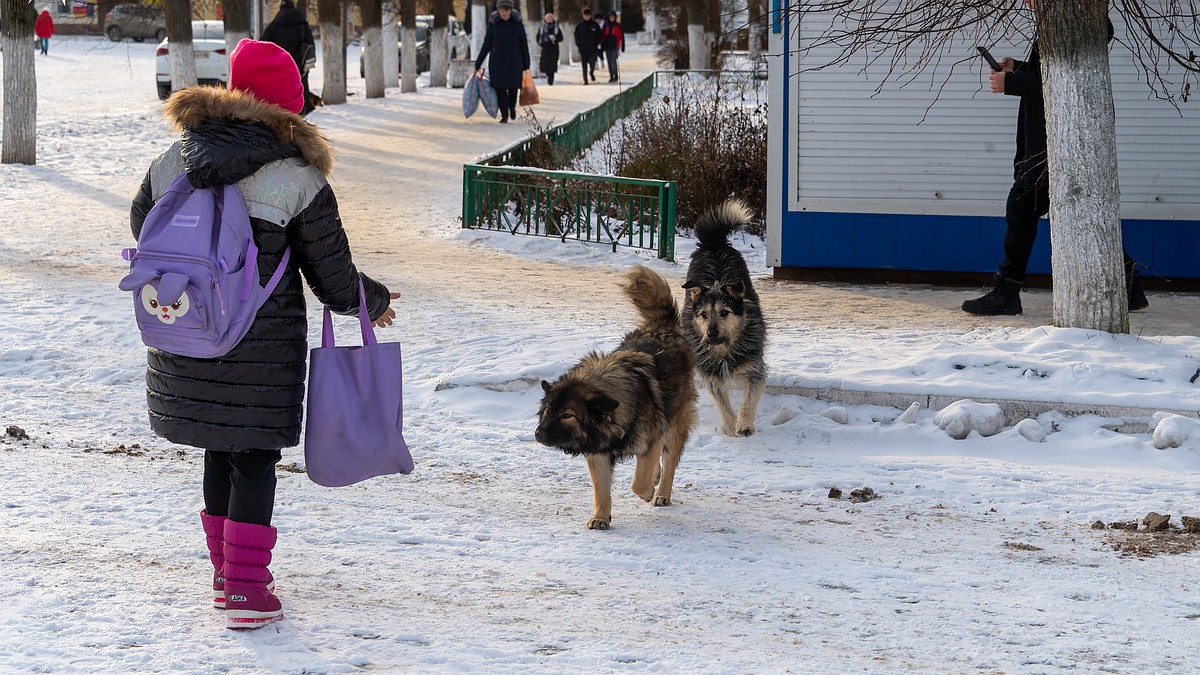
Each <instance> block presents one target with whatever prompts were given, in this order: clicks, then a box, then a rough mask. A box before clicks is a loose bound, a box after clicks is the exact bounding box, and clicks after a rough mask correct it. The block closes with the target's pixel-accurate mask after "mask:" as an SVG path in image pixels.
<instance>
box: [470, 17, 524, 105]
mask: <svg viewBox="0 0 1200 675" xmlns="http://www.w3.org/2000/svg"><path fill="white" fill-rule="evenodd" d="M488 55H491V59H489V60H488V77H489V78H490V79H491V81H492V86H493V87H497V88H501V89H518V88H520V86H521V73H522V72H524V71H526V70H529V39H528V37H527V36H526V34H525V24H524V23H521V15H520V14H518V13H517V12H513V13H512V14H511V15H510V16H509V17H508V21H504V20H503V19H501V18H500V13H499V12H495V13H493V14H492V18H491V20H490V21H488V26H487V35H486V36H485V37H484V38H483V47H481V48H480V50H479V56H478V57H477V58H476V59H475V70H479V69H480V68H482V67H483V60H484V59H486V58H488Z"/></svg>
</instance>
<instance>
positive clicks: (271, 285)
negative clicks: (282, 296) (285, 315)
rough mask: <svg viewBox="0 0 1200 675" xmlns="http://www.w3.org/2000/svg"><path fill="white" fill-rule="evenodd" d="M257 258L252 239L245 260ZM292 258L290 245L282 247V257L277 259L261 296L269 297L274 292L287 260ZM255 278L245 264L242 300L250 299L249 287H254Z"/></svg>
mask: <svg viewBox="0 0 1200 675" xmlns="http://www.w3.org/2000/svg"><path fill="white" fill-rule="evenodd" d="M257 259H258V246H257V245H255V243H254V242H253V241H251V242H250V247H249V248H248V249H247V250H246V260H257ZM291 259H292V247H291V246H289V247H287V248H285V249H283V257H282V258H280V259H279V264H278V265H276V266H275V273H274V274H272V275H271V278H270V280H268V281H267V285H266V286H263V296H264V297H269V296H270V295H271V294H272V293H274V292H275V287H276V286H278V285H279V282H280V281H281V280H282V279H283V273H284V272H286V271H287V268H288V262H289V261H290V260H291ZM256 283H257V280H256V279H255V278H254V270H252V269H251V268H250V266H249V265H246V272H245V273H244V274H243V275H242V302H245V301H247V300H249V299H250V289H251V288H253V287H254V285H255V284H256Z"/></svg>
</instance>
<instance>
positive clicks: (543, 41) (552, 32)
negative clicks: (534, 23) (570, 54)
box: [537, 14, 563, 84]
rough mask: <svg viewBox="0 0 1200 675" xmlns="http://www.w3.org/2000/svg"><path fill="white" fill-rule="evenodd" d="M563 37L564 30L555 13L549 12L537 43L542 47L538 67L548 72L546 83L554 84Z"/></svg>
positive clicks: (538, 35) (540, 29)
mask: <svg viewBox="0 0 1200 675" xmlns="http://www.w3.org/2000/svg"><path fill="white" fill-rule="evenodd" d="M562 39H563V34H562V30H561V29H559V27H558V22H557V21H555V20H554V15H553V14H547V15H546V20H545V22H543V23H542V26H541V28H539V29H538V34H537V43H538V44H539V45H541V47H542V55H541V57H540V58H538V68H539V69H541V71H542V72H543V73H545V74H546V84H554V73H557V72H558V45H559V43H561V42H562Z"/></svg>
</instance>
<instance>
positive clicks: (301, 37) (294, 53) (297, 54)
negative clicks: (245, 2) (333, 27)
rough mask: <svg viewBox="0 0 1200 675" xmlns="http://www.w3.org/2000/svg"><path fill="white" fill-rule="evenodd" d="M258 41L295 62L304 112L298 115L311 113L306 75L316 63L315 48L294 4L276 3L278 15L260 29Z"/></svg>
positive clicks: (287, 0)
mask: <svg viewBox="0 0 1200 675" xmlns="http://www.w3.org/2000/svg"><path fill="white" fill-rule="evenodd" d="M262 39H263V41H265V42H274V43H275V44H277V45H279V46H280V47H283V50H284V51H286V52H287V53H288V54H290V55H291V57H292V60H293V61H295V62H296V69H297V70H299V71H300V84H301V85H303V87H304V109H303V110H301V111H300V114H301V115H307V114H308V113H310V112H312V103H311V101H312V94H311V93H310V92H309V90H308V71H309V69H310V68H311V67H312V64H313V63H315V61H316V56H317V45H316V42H315V41H314V40H313V34H312V27H311V26H309V25H308V18H307V17H306V16H304V13H303V12H301V11H300V10H298V9H296V3H295V2H294V0H283V2H281V3H279V12H278V13H277V14H276V15H275V18H274V19H271V23H269V24H267V27H266V28H265V29H263V34H262Z"/></svg>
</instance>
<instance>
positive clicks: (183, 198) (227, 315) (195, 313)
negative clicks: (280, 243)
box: [119, 173, 291, 359]
mask: <svg viewBox="0 0 1200 675" xmlns="http://www.w3.org/2000/svg"><path fill="white" fill-rule="evenodd" d="M121 255H122V257H124V258H125V259H126V260H128V261H129V274H127V275H126V276H125V278H124V279H122V280H121V283H120V284H119V286H120V288H121V290H123V291H133V310H134V314H135V316H136V317H137V325H138V328H139V329H140V330H141V332H142V342H144V343H146V345H147V346H149V347H154V348H156V349H161V350H163V351H166V352H170V353H172V354H180V355H182V356H191V357H195V358H200V359H212V358H217V357H220V356H224V355H225V354H228V353H229V352H230V350H232V349H233V348H234V347H236V346H237V344H238V343H239V342H241V341H242V338H243V337H245V336H246V332H247V331H249V330H250V326H251V324H253V323H254V315H255V314H256V313H257V312H258V310H259V308H260V307H262V306H263V303H265V302H266V301H267V298H269V297H270V296H271V292H272V291H274V290H275V287H276V286H277V285H279V280H280V279H281V278H282V277H283V273H284V272H285V271H286V270H287V266H288V259H289V258H290V257H291V249H290V248H289V249H287V250H285V251H284V253H283V259H282V260H280V262H279V267H277V268H276V269H275V273H274V274H273V275H272V276H271V280H270V281H269V282H268V283H267V285H266V286H265V287H263V286H260V285H259V282H258V278H259V277H258V247H257V246H256V245H255V244H254V231H253V229H252V228H251V226H250V216H249V215H248V214H247V213H246V203H245V202H243V201H242V195H241V193H239V192H238V190H237V188H236V187H235V186H233V185H223V186H217V187H212V188H196V187H194V186H193V185H192V184H191V182H190V181H188V177H187V174H186V173H185V174H183V175H181V176H179V177H178V178H176V179H175V181H174V182H172V183H171V186H170V187H168V188H167V191H166V192H165V193H163V195H162V197H160V198H159V199H158V201H157V202H156V203H155V204H154V207H153V208H152V209H150V213H148V214H146V220H145V222H144V223H143V224H142V232H141V235H140V236H139V237H138V245H137V248H127V249H125V250H124V251H122V253H121Z"/></svg>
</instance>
